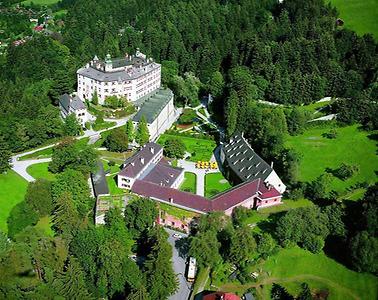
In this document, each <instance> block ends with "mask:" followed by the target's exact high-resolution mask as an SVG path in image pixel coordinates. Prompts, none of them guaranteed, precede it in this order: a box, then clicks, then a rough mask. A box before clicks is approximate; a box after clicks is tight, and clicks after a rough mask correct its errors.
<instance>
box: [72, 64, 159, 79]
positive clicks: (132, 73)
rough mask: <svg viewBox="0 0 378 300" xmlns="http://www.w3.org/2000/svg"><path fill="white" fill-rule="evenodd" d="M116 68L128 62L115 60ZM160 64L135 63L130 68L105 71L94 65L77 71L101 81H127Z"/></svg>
mask: <svg viewBox="0 0 378 300" xmlns="http://www.w3.org/2000/svg"><path fill="white" fill-rule="evenodd" d="M112 64H113V66H114V68H120V67H123V66H126V65H127V62H125V61H122V60H115V61H114V62H113V63H112ZM158 67H159V64H157V63H155V62H151V63H148V64H147V65H134V67H133V68H130V69H129V70H116V71H110V72H105V71H103V70H99V69H96V68H94V67H92V66H86V67H84V68H81V69H79V70H78V71H77V74H79V75H82V76H85V77H89V78H91V79H94V80H97V81H101V82H111V81H117V80H118V81H125V80H132V79H135V78H138V77H140V76H142V75H144V74H146V73H148V72H150V71H152V70H154V69H156V68H158Z"/></svg>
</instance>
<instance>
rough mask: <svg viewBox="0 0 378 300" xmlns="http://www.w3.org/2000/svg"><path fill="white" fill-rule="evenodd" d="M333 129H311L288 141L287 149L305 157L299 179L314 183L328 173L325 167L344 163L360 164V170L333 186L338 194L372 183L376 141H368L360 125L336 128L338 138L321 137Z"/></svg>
mask: <svg viewBox="0 0 378 300" xmlns="http://www.w3.org/2000/svg"><path fill="white" fill-rule="evenodd" d="M329 130H330V128H311V129H309V130H307V131H306V132H305V133H304V134H302V135H299V136H291V137H289V138H288V141H287V146H289V147H291V148H294V149H295V150H296V151H297V152H299V153H300V154H301V155H302V159H301V162H300V170H299V172H300V174H299V177H300V180H303V181H311V180H313V179H315V178H316V177H318V176H319V175H321V174H323V173H324V172H325V169H326V168H331V169H336V168H338V167H339V166H340V165H341V163H343V162H347V163H349V164H356V165H359V167H360V171H359V172H358V174H356V175H354V176H353V177H352V178H350V179H348V180H345V181H342V180H339V179H337V178H335V179H334V182H333V183H332V188H333V189H335V190H336V191H343V190H345V188H347V187H349V186H351V185H354V184H356V183H357V182H364V181H366V182H369V183H373V182H374V181H375V180H376V175H375V170H376V168H377V165H378V157H377V156H376V151H377V147H376V142H375V141H374V140H372V139H369V138H368V135H369V133H367V132H365V131H360V130H358V128H357V125H354V126H347V127H343V128H337V129H336V130H337V132H338V136H337V138H336V139H328V138H325V137H322V134H323V133H326V132H329Z"/></svg>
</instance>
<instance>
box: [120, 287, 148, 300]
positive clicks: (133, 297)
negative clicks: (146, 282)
mask: <svg viewBox="0 0 378 300" xmlns="http://www.w3.org/2000/svg"><path fill="white" fill-rule="evenodd" d="M149 299H150V297H149V295H148V292H147V290H146V288H145V287H144V286H141V287H140V288H139V289H136V290H134V291H132V292H131V293H130V294H129V295H128V296H127V298H126V300H149Z"/></svg>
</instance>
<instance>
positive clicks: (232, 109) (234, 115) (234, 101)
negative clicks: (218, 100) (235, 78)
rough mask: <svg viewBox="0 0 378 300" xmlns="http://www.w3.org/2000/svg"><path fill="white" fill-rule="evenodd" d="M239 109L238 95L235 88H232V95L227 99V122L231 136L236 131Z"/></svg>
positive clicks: (228, 133)
mask: <svg viewBox="0 0 378 300" xmlns="http://www.w3.org/2000/svg"><path fill="white" fill-rule="evenodd" d="M238 110H239V106H238V95H237V93H236V92H235V90H231V92H230V96H229V97H228V99H227V106H226V113H227V114H226V124H227V135H228V136H231V135H232V134H233V133H234V132H235V129H236V126H237V120H238Z"/></svg>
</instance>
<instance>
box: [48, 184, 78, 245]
mask: <svg viewBox="0 0 378 300" xmlns="http://www.w3.org/2000/svg"><path fill="white" fill-rule="evenodd" d="M79 221H80V219H79V214H78V212H77V209H76V207H75V205H74V202H73V199H72V194H71V193H69V192H64V193H62V194H60V195H59V196H58V197H57V198H56V199H55V209H54V217H53V223H54V230H55V232H57V233H58V234H62V235H63V237H64V238H65V239H70V238H71V237H72V236H74V235H75V233H76V231H77V229H78V225H79Z"/></svg>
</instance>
